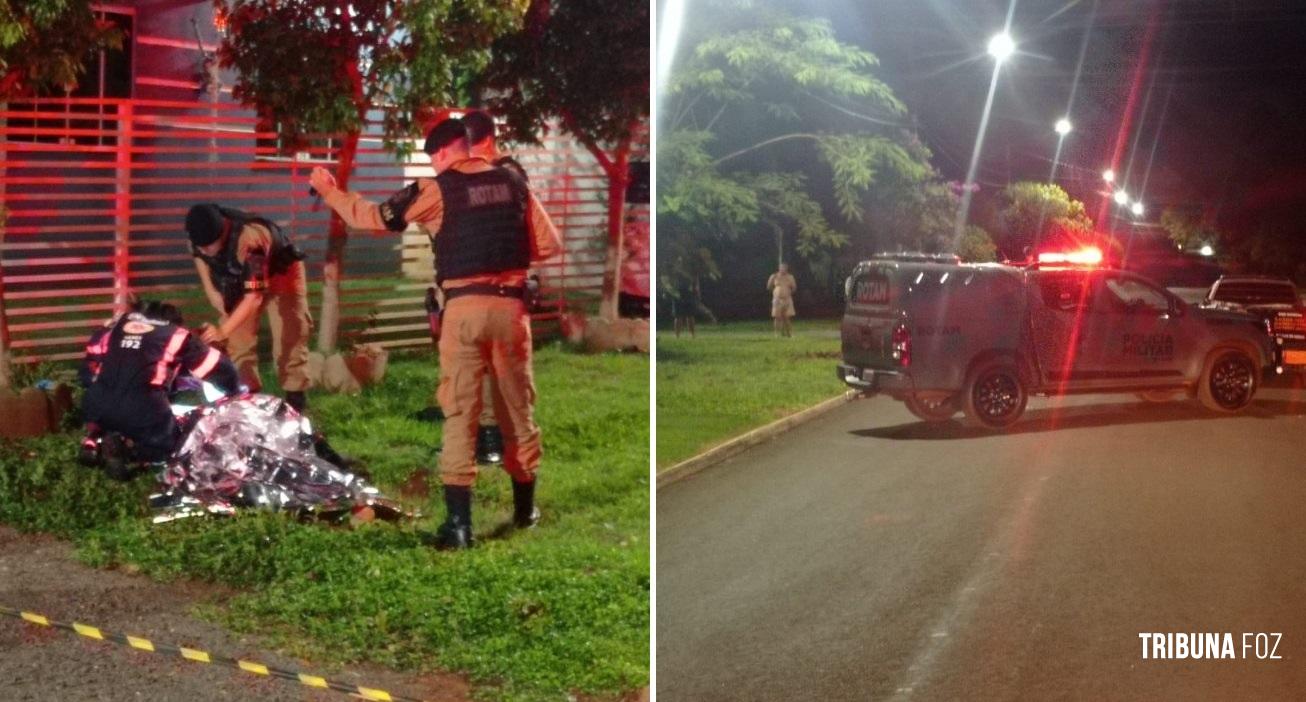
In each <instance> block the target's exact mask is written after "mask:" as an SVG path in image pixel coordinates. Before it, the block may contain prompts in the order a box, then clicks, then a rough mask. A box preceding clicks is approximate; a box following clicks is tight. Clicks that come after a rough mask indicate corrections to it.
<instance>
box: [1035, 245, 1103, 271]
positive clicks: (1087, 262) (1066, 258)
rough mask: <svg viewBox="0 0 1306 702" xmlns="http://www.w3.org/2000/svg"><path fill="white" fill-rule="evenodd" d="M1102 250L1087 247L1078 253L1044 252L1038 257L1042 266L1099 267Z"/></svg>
mask: <svg viewBox="0 0 1306 702" xmlns="http://www.w3.org/2000/svg"><path fill="white" fill-rule="evenodd" d="M1102 258H1103V257H1102V249H1099V248H1097V247H1096V246H1086V247H1084V248H1082V249H1080V250H1078V251H1043V252H1041V253H1039V255H1038V262H1039V263H1040V264H1047V263H1061V264H1070V265H1073V266H1097V265H1101V263H1102Z"/></svg>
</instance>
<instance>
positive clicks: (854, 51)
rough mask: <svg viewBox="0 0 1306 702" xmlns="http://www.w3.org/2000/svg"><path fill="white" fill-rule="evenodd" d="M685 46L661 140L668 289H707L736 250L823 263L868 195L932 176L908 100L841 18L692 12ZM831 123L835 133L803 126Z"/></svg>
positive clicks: (743, 7)
mask: <svg viewBox="0 0 1306 702" xmlns="http://www.w3.org/2000/svg"><path fill="white" fill-rule="evenodd" d="M683 41H684V42H685V43H686V44H687V47H688V48H687V49H686V50H685V51H683V52H682V57H680V58H679V60H678V62H677V63H676V64H675V66H674V70H673V72H672V74H671V76H670V77H669V79H668V82H667V88H666V95H665V106H664V109H663V110H662V114H663V115H665V117H664V124H665V125H666V126H665V128H664V129H663V130H662V131H661V132H660V135H659V140H658V203H657V208H658V247H659V253H658V262H659V275H660V276H661V278H662V280H663V285H662V287H663V288H664V290H665V289H671V288H679V289H684V288H686V287H692V286H696V285H697V284H698V280H699V279H700V278H701V277H703V276H704V274H705V273H706V272H708V271H710V270H714V269H715V268H716V264H715V262H714V261H713V260H712V258H714V257H715V256H717V255H719V254H720V253H721V252H722V251H723V250H725V249H726V248H728V247H740V246H746V247H757V248H758V249H759V250H764V249H763V245H762V241H765V240H771V241H775V242H776V243H775V245H773V246H766V247H765V248H767V249H771V250H775V251H777V256H784V255H785V254H784V251H786V250H787V249H792V250H793V251H794V252H796V253H797V254H798V255H800V256H802V257H803V258H805V259H806V260H807V261H808V263H809V267H813V268H814V269H815V268H820V267H821V262H822V261H825V260H826V259H828V258H829V256H830V253H831V252H832V251H835V250H838V249H839V248H841V247H843V246H844V245H845V244H846V243H848V241H849V240H850V238H849V235H848V233H847V232H845V231H841V228H840V227H837V226H836V225H835V224H833V223H832V222H831V220H830V218H829V217H828V216H827V214H826V212H825V210H824V207H823V204H822V201H821V197H822V196H823V194H824V193H826V192H830V193H832V194H833V196H834V204H835V206H837V208H838V211H839V215H840V216H841V218H842V219H843V220H844V221H845V222H847V223H858V222H862V221H864V220H865V215H866V202H865V200H866V198H867V195H868V193H870V192H873V191H874V190H876V189H878V188H880V187H881V186H882V184H885V183H889V182H902V183H910V184H912V185H919V184H921V183H923V182H926V181H927V180H928V179H929V178H931V177H933V174H934V172H933V169H932V168H931V167H930V166H929V163H928V158H929V154H928V151H926V150H925V149H924V148H923V147H920V146H919V145H918V144H913V143H912V140H911V139H910V138H909V137H907V136H905V135H904V133H903V131H902V129H901V121H902V118H903V117H904V115H905V112H906V110H905V108H904V106H903V105H902V103H901V102H900V101H899V100H898V99H897V98H896V97H895V96H894V95H893V92H892V90H890V89H889V87H888V86H887V85H886V84H884V83H883V82H882V81H881V80H879V78H877V77H876V76H875V74H874V69H875V68H876V66H877V65H878V61H877V59H876V58H875V56H874V55H873V54H871V53H869V52H867V51H865V50H863V49H861V48H859V47H856V46H853V45H849V44H843V43H841V42H839V41H838V40H837V39H836V38H835V36H834V31H833V27H832V26H831V24H830V22H829V21H827V20H824V19H818V18H810V17H794V16H791V15H788V14H785V13H783V12H779V11H775V10H773V9H770V8H769V7H767V6H766V5H765V4H764V3H754V2H747V1H745V2H724V1H722V0H717V1H715V2H708V3H704V4H702V5H698V6H695V8H694V21H693V23H692V24H690V25H687V31H686V36H685V37H684V39H683ZM804 124H831V125H835V126H834V127H833V128H832V129H830V131H828V132H807V131H801V130H797V129H796V128H795V127H796V125H804Z"/></svg>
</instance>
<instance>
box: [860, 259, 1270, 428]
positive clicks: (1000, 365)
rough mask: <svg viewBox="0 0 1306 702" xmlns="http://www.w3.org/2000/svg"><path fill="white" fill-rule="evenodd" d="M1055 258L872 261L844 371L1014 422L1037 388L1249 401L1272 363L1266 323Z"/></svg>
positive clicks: (864, 383)
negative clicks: (1030, 261) (1025, 262)
mask: <svg viewBox="0 0 1306 702" xmlns="http://www.w3.org/2000/svg"><path fill="white" fill-rule="evenodd" d="M1098 260H1100V253H1098V256H1097V257H1094V258H1088V259H1080V258H1077V257H1076V256H1075V255H1069V256H1052V255H1049V256H1045V257H1041V260H1040V262H1039V263H1036V264H1030V265H1023V266H1013V265H1004V264H961V263H957V262H955V260H948V259H941V260H939V261H938V262H934V261H922V260H921V259H920V258H919V257H917V258H914V259H912V260H899V259H898V257H895V256H882V257H876V258H874V259H872V260H869V261H865V262H863V263H861V264H859V265H858V266H857V268H856V269H855V270H854V271H853V274H852V276H851V277H849V278H848V281H847V283H846V293H847V309H846V311H845V313H844V317H843V324H842V332H841V336H842V345H843V363H841V364H839V366H838V375H839V379H840V380H843V381H844V382H845V383H846V384H848V385H849V386H850V387H852V388H855V389H857V390H860V391H863V392H864V393H865V394H868V395H872V394H876V393H883V394H887V395H889V396H891V397H893V398H894V399H897V400H901V401H902V402H903V403H905V404H906V405H907V409H908V410H910V411H911V412H912V413H913V414H914V415H916V416H917V417H920V418H921V419H923V420H925V421H930V422H937V421H945V420H947V419H949V418H951V417H952V416H953V415H954V414H956V413H957V412H958V411H963V412H965V414H966V415H967V416H968V417H969V418H971V419H972V420H974V421H976V422H978V423H979V424H982V425H984V426H987V427H994V428H998V427H1005V426H1009V425H1011V424H1012V423H1014V422H1015V421H1016V420H1017V419H1018V418H1019V417H1020V415H1021V413H1022V412H1024V410H1025V404H1026V401H1027V400H1028V398H1029V396H1030V395H1064V394H1071V393H1118V392H1125V393H1136V394H1138V395H1139V396H1140V397H1142V398H1143V399H1145V400H1148V401H1164V400H1168V399H1170V398H1172V397H1174V396H1175V395H1178V394H1179V393H1184V394H1185V395H1187V396H1189V397H1192V396H1196V397H1197V398H1198V399H1199V400H1200V401H1201V403H1202V404H1203V405H1205V406H1206V407H1208V408H1210V409H1211V410H1214V411H1217V412H1237V411H1239V410H1241V409H1243V408H1245V407H1247V406H1248V405H1249V404H1250V403H1251V401H1252V396H1253V395H1254V394H1255V393H1256V390H1257V387H1258V386H1259V384H1260V381H1261V379H1262V377H1263V376H1264V375H1265V374H1267V372H1270V371H1272V370H1273V364H1274V363H1275V360H1276V357H1275V354H1274V347H1273V343H1272V341H1271V340H1270V336H1269V333H1268V331H1267V328H1266V325H1265V322H1264V321H1263V320H1262V319H1260V318H1258V317H1256V316H1254V315H1252V314H1248V313H1246V312H1242V311H1237V310H1227V309H1216V308H1203V307H1195V306H1190V305H1188V304H1187V303H1185V302H1184V301H1182V300H1180V299H1179V298H1177V297H1175V296H1174V295H1173V294H1172V293H1170V292H1169V291H1167V290H1165V289H1164V288H1162V287H1160V286H1158V285H1156V284H1155V283H1153V282H1151V281H1150V280H1148V279H1146V278H1143V277H1141V276H1138V275H1136V274H1133V273H1128V272H1124V271H1118V270H1110V269H1104V268H1100V267H1096V266H1094V265H1089V264H1092V263H1094V262H1096V261H1098Z"/></svg>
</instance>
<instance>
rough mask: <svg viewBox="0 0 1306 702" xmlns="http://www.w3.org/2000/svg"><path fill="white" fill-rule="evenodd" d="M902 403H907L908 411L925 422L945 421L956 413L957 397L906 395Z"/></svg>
mask: <svg viewBox="0 0 1306 702" xmlns="http://www.w3.org/2000/svg"><path fill="white" fill-rule="evenodd" d="M902 403H903V404H904V405H907V411H908V412H911V413H912V414H914V415H916V416H917V417H918V418H920V419H922V420H924V421H927V422H946V421H948V420H949V419H952V415H954V414H956V413H957V399H956V398H955V397H952V396H948V397H944V398H942V399H938V398H934V399H931V398H922V397H919V396H917V395H907V396H905V397H903V398H902Z"/></svg>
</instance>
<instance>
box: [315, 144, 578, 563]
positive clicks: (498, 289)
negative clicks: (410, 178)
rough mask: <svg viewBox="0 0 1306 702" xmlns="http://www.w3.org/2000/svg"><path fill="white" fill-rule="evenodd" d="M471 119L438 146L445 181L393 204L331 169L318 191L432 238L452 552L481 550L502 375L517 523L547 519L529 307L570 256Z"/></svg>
mask: <svg viewBox="0 0 1306 702" xmlns="http://www.w3.org/2000/svg"><path fill="white" fill-rule="evenodd" d="M468 146H469V145H468V143H467V130H466V127H465V126H464V125H463V123H462V121H461V120H457V119H447V120H444V121H442V122H440V123H439V124H437V125H436V126H435V128H433V129H432V130H431V131H430V133H429V134H428V135H427V137H426V152H427V153H428V154H431V160H432V163H433V165H434V166H435V170H436V173H437V175H436V177H435V178H433V179H432V178H419V179H418V180H417V181H416V182H414V183H412V184H411V185H409V186H408V187H406V188H404V189H403V190H401V191H399V192H398V193H396V194H395V195H394V196H392V197H391V198H390V199H389V200H387V201H386V202H385V203H384V204H382V205H379V206H378V205H376V204H374V203H371V202H367V201H366V200H363V199H362V198H360V197H359V196H358V195H356V194H354V193H347V192H344V191H342V190H340V189H339V188H337V187H336V184H335V179H334V178H332V177H331V174H330V173H328V172H327V171H326V170H325V169H323V168H314V169H313V175H312V177H311V181H312V184H313V187H314V188H316V189H317V191H318V192H320V193H322V197H323V199H324V200H325V201H326V203H327V204H328V205H330V206H331V209H333V210H335V211H336V213H337V214H339V215H340V216H341V218H342V219H344V220H345V222H346V223H348V224H349V225H350V226H353V227H357V228H362V229H389V230H390V231H393V232H402V231H404V229H406V228H407V226H408V223H409V222H416V223H418V224H419V225H421V227H422V228H423V229H425V230H426V232H427V234H428V235H429V236H430V237H431V245H432V247H434V249H435V258H436V261H437V262H438V264H439V266H438V270H437V271H436V283H437V284H438V285H439V286H440V287H441V288H442V289H443V290H444V297H445V300H446V303H447V304H446V308H445V311H444V318H443V331H442V333H441V335H440V388H439V398H440V405H441V407H442V408H443V409H444V414H445V425H444V450H443V452H442V454H441V456H440V473H441V479H442V481H443V483H444V499H445V506H446V508H447V510H448V517H447V518H446V520H445V522H444V524H442V525H441V526H440V529H439V531H438V532H437V545H438V546H439V547H441V548H466V547H468V546H471V545H472V529H471V525H472V521H471V499H472V493H471V488H472V485H473V484H474V483H475V481H476V460H475V448H474V447H475V443H476V423H477V417H478V416H479V415H480V412H481V405H482V383H483V382H484V377H485V375H486V374H487V373H489V374H492V375H493V376H494V380H495V382H494V385H493V388H492V395H493V402H494V412H495V415H496V417H497V418H498V421H499V426H500V427H502V430H503V435H504V456H503V467H504V469H505V470H507V471H508V473H509V474H510V475H511V476H512V487H513V507H514V509H513V521H514V523H515V524H516V525H517V526H518V527H521V528H527V527H531V526H533V525H534V524H535V523H536V522H537V521H538V520H539V510H538V509H536V508H535V475H536V471H537V470H538V468H539V463H540V430H539V427H537V426H536V424H535V418H534V404H535V382H534V379H533V375H532V370H531V326H530V316H529V315H528V314H527V310H526V304H525V301H524V299H523V296H524V294H525V290H526V276H527V269H528V268H529V266H530V265H531V262H532V261H539V260H543V259H546V258H548V257H550V256H553V255H555V254H556V253H558V252H559V251H560V250H561V244H560V242H559V239H558V232H557V229H555V228H554V226H553V223H552V222H551V221H550V220H549V216H548V214H546V213H545V211H544V208H543V207H541V206H540V203H539V201H537V200H536V199H535V197H534V196H533V195H532V194H531V193H530V190H529V189H528V188H527V187H526V185H525V182H524V181H522V179H521V178H520V177H518V176H516V175H514V174H512V173H511V172H509V171H507V170H504V169H502V168H497V167H495V166H493V165H492V164H490V162H488V161H486V160H485V159H483V158H476V157H473V156H472V155H471V153H470V151H469V148H468Z"/></svg>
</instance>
